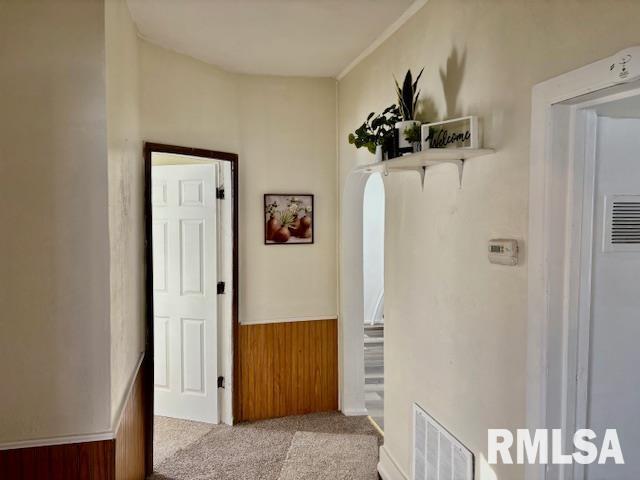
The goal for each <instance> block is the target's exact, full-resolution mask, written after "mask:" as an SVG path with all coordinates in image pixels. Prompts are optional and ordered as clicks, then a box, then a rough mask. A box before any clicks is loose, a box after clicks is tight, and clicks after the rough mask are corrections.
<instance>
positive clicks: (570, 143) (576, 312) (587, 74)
mask: <svg viewBox="0 0 640 480" xmlns="http://www.w3.org/2000/svg"><path fill="white" fill-rule="evenodd" d="M611 63H612V59H611V58H605V59H603V60H599V61H597V62H594V63H592V64H590V65H587V66H585V67H582V68H579V69H577V70H574V71H572V72H569V73H566V74H563V75H560V76H558V77H555V78H552V79H550V80H547V81H545V82H542V83H539V84H537V85H535V86H534V87H533V91H532V112H531V150H530V170H529V248H528V251H529V252H528V253H529V255H528V257H529V262H528V263H529V269H528V281H529V284H528V326H527V339H528V345H527V407H526V415H527V428H528V429H530V430H532V429H536V428H562V429H563V430H564V433H565V439H564V440H565V442H566V441H567V435H569V437H571V436H572V434H569V431H571V432H573V431H575V429H576V428H581V427H582V426H584V424H585V422H586V418H587V417H586V399H585V397H584V396H585V394H586V388H587V386H588V383H587V380H588V355H589V323H590V322H589V321H586V320H585V319H588V318H590V313H589V312H590V285H591V275H590V265H591V252H592V249H593V235H592V224H593V208H594V201H595V199H594V191H593V188H594V185H593V184H594V181H595V153H596V152H595V138H594V137H595V131H596V128H597V125H596V122H597V117H596V114H595V112H594V111H593V108H595V107H596V106H597V105H598V104H599V103H602V102H604V101H605V100H604V98H605V97H606V101H611V100H614V99H618V98H624V97H625V96H629V95H631V94H632V91H634V90H637V88H638V86H637V82H635V83H633V82H631V83H620V82H616V81H614V79H613V78H612V76H611V75H610V73H609V67H610V66H611ZM587 268H588V269H589V270H588V271H587ZM557 405H559V406H560V408H558V407H557ZM569 439H570V438H569ZM547 467H548V468H547ZM572 467H573V466H572V465H564V466H559V465H548V466H547V465H526V466H525V478H526V479H527V480H541V479H554V480H555V479H563V480H569V479H573V478H581V477H580V475H581V473H582V470H581V468H580V466H578V467H577V468H572Z"/></svg>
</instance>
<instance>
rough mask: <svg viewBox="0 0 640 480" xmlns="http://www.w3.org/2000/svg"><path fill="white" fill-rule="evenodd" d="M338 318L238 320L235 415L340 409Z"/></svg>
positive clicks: (241, 417) (252, 417)
mask: <svg viewBox="0 0 640 480" xmlns="http://www.w3.org/2000/svg"><path fill="white" fill-rule="evenodd" d="M337 323H338V322H337V320H336V319H333V320H311V321H300V322H283V323H265V324H256V325H240V332H239V340H238V347H239V348H238V357H239V359H238V361H239V365H238V366H237V368H239V372H238V373H239V377H240V378H239V387H240V388H239V389H238V390H237V391H236V395H237V400H238V401H237V402H236V410H237V411H236V415H235V417H236V420H238V421H252V420H261V419H266V418H275V417H283V416H286V415H300V414H305V413H312V412H322V411H329V410H337V409H338V327H337Z"/></svg>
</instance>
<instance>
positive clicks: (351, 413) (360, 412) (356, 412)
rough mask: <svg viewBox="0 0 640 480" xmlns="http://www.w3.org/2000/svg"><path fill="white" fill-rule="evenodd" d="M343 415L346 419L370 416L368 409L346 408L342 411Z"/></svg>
mask: <svg viewBox="0 0 640 480" xmlns="http://www.w3.org/2000/svg"><path fill="white" fill-rule="evenodd" d="M341 412H342V414H343V415H344V416H346V417H360V416H366V415H369V412H368V411H367V409H366V408H344V409H342V410H341Z"/></svg>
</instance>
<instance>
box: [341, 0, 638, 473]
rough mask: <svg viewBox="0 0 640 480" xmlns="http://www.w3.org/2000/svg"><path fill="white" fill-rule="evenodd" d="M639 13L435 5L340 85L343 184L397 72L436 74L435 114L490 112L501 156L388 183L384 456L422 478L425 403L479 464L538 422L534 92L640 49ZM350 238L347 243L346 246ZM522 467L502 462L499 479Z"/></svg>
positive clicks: (620, 4) (426, 104)
mask: <svg viewBox="0 0 640 480" xmlns="http://www.w3.org/2000/svg"><path fill="white" fill-rule="evenodd" d="M638 18H640V3H638V2H635V1H628V0H619V1H615V2H612V1H606V0H593V1H586V2H585V1H578V0H575V1H569V0H567V1H561V2H560V1H556V2H549V1H541V0H538V1H525V0H512V1H506V0H505V1H498V0H483V1H469V0H446V1H445V0H430V1H429V2H428V3H427V5H426V6H425V7H424V8H423V9H422V10H421V11H420V12H418V14H417V15H416V16H415V17H413V18H412V19H411V20H410V21H409V22H408V23H407V24H405V25H404V26H403V27H402V28H401V29H400V30H399V31H398V32H396V34H394V35H393V36H392V37H391V38H390V39H388V40H387V41H386V42H385V43H383V44H382V46H381V47H379V48H378V49H377V50H376V51H375V52H374V53H373V54H372V55H371V56H369V57H368V58H367V59H366V60H365V61H363V62H362V63H361V64H359V65H358V66H357V67H356V68H355V69H354V70H353V71H351V72H350V73H349V74H348V75H347V76H346V77H345V78H344V79H342V80H341V81H340V82H339V88H338V90H339V93H338V98H339V101H338V110H339V133H338V142H339V158H340V178H341V181H340V185H344V179H345V176H346V175H347V173H348V172H349V171H350V170H351V169H352V168H353V166H354V165H356V164H357V163H362V162H367V161H371V160H372V158H371V157H370V156H369V155H368V154H366V153H365V152H360V151H358V152H356V150H355V149H354V148H353V147H352V146H351V145H348V143H347V141H346V139H347V134H348V132H350V131H352V130H354V129H355V128H356V127H357V126H358V125H359V124H360V123H361V122H362V120H363V119H364V117H365V116H366V114H367V113H368V112H370V111H372V110H378V111H379V110H380V109H382V108H383V107H385V106H386V105H388V104H390V103H392V102H394V100H395V98H394V89H393V78H392V74H395V75H396V76H397V77H401V76H402V75H404V72H405V71H406V69H407V68H412V69H413V70H414V71H416V70H417V69H419V68H421V67H422V66H425V67H426V69H425V74H424V77H423V80H422V83H421V87H422V91H423V99H424V101H423V103H422V117H421V118H422V119H423V120H436V119H443V118H450V117H454V116H459V115H466V114H475V115H479V116H480V118H481V120H482V122H483V125H484V131H485V134H484V144H485V146H489V147H493V148H495V149H496V150H497V152H496V154H495V155H492V156H490V157H482V158H478V159H475V160H471V161H469V162H468V164H467V166H466V167H465V173H464V175H465V176H464V187H463V189H462V190H458V189H457V179H456V172H455V170H454V169H453V168H452V167H450V166H441V167H437V168H434V169H432V170H430V171H429V172H428V175H427V179H426V182H425V187H424V191H421V189H420V185H419V180H418V175H417V174H415V173H405V174H399V173H398V174H392V175H390V176H389V177H386V179H385V183H386V189H387V190H386V191H387V205H386V208H387V214H386V222H387V223H386V226H387V231H386V237H385V241H386V247H387V248H386V265H385V274H386V298H385V323H386V327H385V442H384V443H385V448H386V449H387V450H388V451H389V453H390V454H391V456H392V457H393V458H394V459H395V461H396V462H397V463H398V464H399V466H400V467H401V468H402V469H403V470H404V472H405V473H407V474H408V473H409V472H410V452H411V449H410V447H411V445H410V443H411V405H412V402H414V401H415V402H418V403H419V404H421V405H422V406H423V407H424V408H425V409H426V410H427V411H428V412H430V413H431V414H432V415H433V416H434V417H435V418H436V419H438V420H439V421H440V422H442V423H443V424H444V425H445V426H446V427H447V428H448V429H450V430H451V432H452V433H453V434H454V435H456V436H457V437H458V438H459V439H460V440H461V441H462V442H463V443H465V444H466V445H467V446H468V447H469V448H471V450H472V451H473V452H474V453H475V454H476V464H477V465H478V471H477V478H479V479H480V480H486V479H490V478H492V475H491V474H490V473H489V472H490V470H487V469H486V468H483V467H482V464H483V456H484V457H485V458H486V436H487V429H488V428H496V427H502V428H510V429H515V428H518V427H521V428H522V427H524V426H525V371H526V363H525V356H526V345H527V342H526V307H527V298H526V288H527V254H526V252H527V243H526V238H527V222H528V217H527V208H528V205H527V203H528V202H527V198H528V168H529V165H528V160H529V134H530V131H529V126H530V122H529V116H530V101H531V87H532V86H533V85H534V84H535V83H538V82H540V81H542V80H545V79H547V78H550V77H553V76H555V75H558V74H561V73H563V72H566V71H569V70H572V69H575V68H577V67H579V66H582V65H585V64H587V63H590V62H592V61H595V60H598V59H600V58H604V57H606V56H608V55H611V54H613V53H614V52H616V51H617V50H619V49H621V48H623V47H626V46H629V45H634V44H638V43H640V32H638V29H637V28H636V27H637V26H636V23H637V19H638ZM493 237H513V238H518V239H520V240H524V242H523V245H524V252H523V253H524V254H523V257H522V263H521V265H520V266H517V267H512V268H509V267H500V266H494V265H490V264H489V263H488V261H487V258H486V248H487V240H489V239H490V238H493ZM346 240H348V239H343V241H346ZM522 472H523V471H522V469H521V468H519V467H495V468H494V474H495V475H497V478H499V479H508V480H515V479H518V478H522Z"/></svg>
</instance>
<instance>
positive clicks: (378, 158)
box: [375, 145, 382, 162]
mask: <svg viewBox="0 0 640 480" xmlns="http://www.w3.org/2000/svg"><path fill="white" fill-rule="evenodd" d="M375 161H376V162H381V161H382V145H376V157H375Z"/></svg>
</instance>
